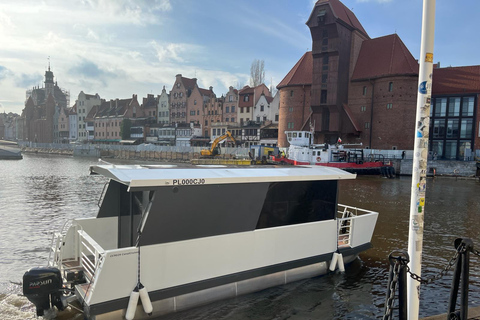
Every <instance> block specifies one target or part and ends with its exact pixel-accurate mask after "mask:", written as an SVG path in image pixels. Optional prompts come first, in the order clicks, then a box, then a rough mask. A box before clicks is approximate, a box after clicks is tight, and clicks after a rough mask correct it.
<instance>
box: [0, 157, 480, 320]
mask: <svg viewBox="0 0 480 320" xmlns="http://www.w3.org/2000/svg"><path fill="white" fill-rule="evenodd" d="M95 163H96V159H91V158H72V157H68V156H48V155H36V154H25V155H24V159H23V160H19V161H3V160H0V218H1V221H0V317H1V319H12V320H13V319H14V320H16V319H34V318H35V317H34V307H33V306H32V305H31V304H30V303H29V302H28V300H27V299H26V298H25V297H23V296H22V295H21V292H22V289H21V281H22V276H23V273H24V272H25V271H26V270H27V269H28V268H30V267H33V266H39V265H46V263H47V259H48V252H49V251H48V247H49V245H50V239H51V232H52V231H56V230H58V229H59V227H60V226H61V225H62V224H63V223H64V222H65V221H66V220H68V219H72V218H76V217H90V216H94V215H95V214H96V210H97V209H98V207H97V200H98V197H99V195H100V193H101V191H102V188H103V185H104V183H105V182H106V179H105V178H103V177H100V176H90V175H89V174H88V167H89V166H90V165H91V164H95ZM410 188H411V179H410V178H409V177H401V178H397V179H383V178H379V177H358V178H357V179H356V180H353V181H342V182H341V183H340V199H339V200H340V203H343V204H348V205H352V206H357V207H360V208H365V209H370V210H374V211H378V212H380V216H379V220H378V223H377V227H376V229H375V234H374V238H373V240H372V243H373V246H374V248H372V249H370V250H368V251H366V252H364V253H362V254H361V255H360V259H358V260H357V261H355V262H354V263H352V264H351V265H350V266H348V267H347V270H346V273H344V274H339V273H331V274H328V275H326V276H322V277H317V278H313V279H308V280H303V281H299V282H295V283H292V284H288V285H285V286H281V287H276V288H271V289H267V290H263V291H261V292H258V293H254V294H249V295H246V296H242V297H238V298H235V299H230V300H225V301H220V302H216V303H213V304H210V305H207V306H203V307H199V308H196V309H193V310H190V311H185V312H181V313H177V314H173V315H170V316H166V317H163V318H162V319H169V320H173V319H238V320H240V319H292V320H303V319H380V318H381V317H382V315H383V305H384V302H385V292H386V285H387V279H388V261H387V259H388V254H389V253H390V252H391V251H393V250H396V249H402V250H407V246H408V244H407V238H408V220H409V203H410ZM479 195H480V183H478V182H476V181H474V180H456V179H454V178H436V179H429V180H428V182H427V198H426V209H425V234H424V252H423V267H422V275H423V276H432V275H435V274H437V273H438V272H439V271H441V270H442V269H443V268H444V266H445V265H446V264H447V263H448V261H449V260H450V258H451V257H452V256H453V254H454V249H453V241H454V240H455V238H457V237H468V238H471V239H472V240H473V241H474V244H477V246H478V247H477V249H478V248H480V196H479ZM470 266H471V270H470V272H471V276H470V305H471V306H478V305H480V277H479V275H480V258H479V257H476V256H472V257H471V264H470ZM451 274H452V272H449V273H448V274H447V275H446V276H445V277H443V278H442V279H441V280H437V281H436V282H434V283H433V284H430V285H426V286H421V304H420V308H421V311H420V316H421V317H425V316H429V315H434V314H439V313H445V312H446V310H447V305H448V298H449V290H450V289H449V288H450V284H451V278H452V277H451ZM68 318H75V319H82V317H81V315H79V314H74V313H72V314H71V315H68V316H67V317H66V318H64V319H68Z"/></svg>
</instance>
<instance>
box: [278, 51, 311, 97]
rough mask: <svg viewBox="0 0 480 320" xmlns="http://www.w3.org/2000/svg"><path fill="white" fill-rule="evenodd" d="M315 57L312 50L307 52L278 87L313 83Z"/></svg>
mask: <svg viewBox="0 0 480 320" xmlns="http://www.w3.org/2000/svg"><path fill="white" fill-rule="evenodd" d="M312 72H313V57H312V52H311V51H308V52H306V53H305V54H304V55H303V56H302V57H301V58H300V60H298V62H297V63H296V64H295V66H293V68H292V70H290V72H289V73H287V75H286V76H285V78H283V80H282V81H280V83H279V84H278V85H277V89H281V88H283V87H288V86H299V85H312Z"/></svg>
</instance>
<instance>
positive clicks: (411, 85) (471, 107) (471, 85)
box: [277, 0, 480, 160]
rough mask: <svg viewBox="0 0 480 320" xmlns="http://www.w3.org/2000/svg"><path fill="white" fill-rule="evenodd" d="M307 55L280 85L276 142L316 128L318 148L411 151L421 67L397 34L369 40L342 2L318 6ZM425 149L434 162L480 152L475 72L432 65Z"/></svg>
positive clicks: (479, 71)
mask: <svg viewBox="0 0 480 320" xmlns="http://www.w3.org/2000/svg"><path fill="white" fill-rule="evenodd" d="M307 25H308V27H309V28H310V32H311V35H312V51H309V52H306V53H305V54H304V55H303V56H302V57H301V58H300V60H299V61H298V62H297V63H296V64H295V65H294V67H293V68H292V69H291V70H290V72H289V73H288V74H287V75H286V76H285V78H284V79H283V80H282V81H281V82H280V83H279V84H278V86H277V89H278V90H279V93H280V104H279V124H278V131H279V137H278V143H279V146H280V147H287V146H288V143H287V141H286V136H285V131H288V130H308V131H310V130H314V131H315V143H331V144H332V143H335V142H336V141H337V140H338V138H341V139H342V141H343V142H344V143H362V144H363V146H364V147H365V148H372V149H400V150H412V149H413V142H414V132H415V117H416V105H417V91H418V62H417V61H416V60H415V58H414V57H413V55H412V54H411V53H410V51H409V50H408V48H407V47H406V46H405V44H404V43H403V42H402V40H401V39H400V37H399V36H398V35H397V34H391V35H386V36H383V37H378V38H374V39H370V37H369V36H368V34H367V33H366V31H365V29H364V28H363V26H362V25H361V23H360V22H359V21H358V19H357V18H356V17H355V15H354V14H353V12H351V11H350V10H349V9H348V8H347V7H345V6H344V5H343V4H342V3H341V2H340V1H339V0H319V1H317V2H316V4H315V6H314V8H313V10H312V14H311V15H310V17H309V19H308V21H307ZM432 76H433V86H432V98H431V101H425V105H430V104H431V117H432V118H431V119H430V122H429V123H425V124H424V125H429V126H430V135H429V139H430V144H429V149H430V152H431V154H432V155H435V157H436V158H437V159H458V160H464V159H472V158H473V157H472V153H474V152H475V151H476V150H478V149H479V146H480V141H479V140H480V138H479V137H477V135H476V134H475V133H476V132H478V129H479V127H480V123H478V122H476V120H475V119H479V116H480V114H479V108H478V95H479V94H480V85H479V83H480V66H466V67H456V68H451V67H449V68H440V64H439V63H438V64H436V65H434V69H433V74H432Z"/></svg>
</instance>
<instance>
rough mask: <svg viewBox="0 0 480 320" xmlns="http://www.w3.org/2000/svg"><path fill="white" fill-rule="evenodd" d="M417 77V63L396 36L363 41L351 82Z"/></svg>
mask: <svg viewBox="0 0 480 320" xmlns="http://www.w3.org/2000/svg"><path fill="white" fill-rule="evenodd" d="M394 75H418V63H417V61H416V60H415V58H414V57H413V56H412V54H411V53H410V51H408V49H407V47H406V46H405V44H404V43H403V42H402V40H401V39H400V37H399V36H398V35H397V34H391V35H388V36H384V37H380V38H375V39H370V40H365V41H364V42H363V43H362V47H361V48H360V53H359V55H358V59H357V63H356V65H355V69H354V71H353V75H352V80H365V79H374V78H380V77H385V76H394Z"/></svg>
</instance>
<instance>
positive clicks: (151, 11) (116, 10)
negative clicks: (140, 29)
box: [80, 0, 172, 25]
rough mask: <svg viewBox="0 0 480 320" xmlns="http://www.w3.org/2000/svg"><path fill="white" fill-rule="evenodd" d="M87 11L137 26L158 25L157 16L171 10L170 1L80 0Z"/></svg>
mask: <svg viewBox="0 0 480 320" xmlns="http://www.w3.org/2000/svg"><path fill="white" fill-rule="evenodd" d="M80 4H81V5H82V6H83V7H84V8H85V9H87V10H94V11H97V12H101V13H102V14H103V15H105V16H109V17H115V18H118V22H119V23H122V21H123V23H126V22H127V23H128V22H129V23H133V24H138V25H146V24H157V23H159V16H158V14H159V13H161V12H168V11H170V10H172V4H171V3H170V0H154V1H151V0H115V1H111V0H80Z"/></svg>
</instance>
